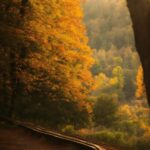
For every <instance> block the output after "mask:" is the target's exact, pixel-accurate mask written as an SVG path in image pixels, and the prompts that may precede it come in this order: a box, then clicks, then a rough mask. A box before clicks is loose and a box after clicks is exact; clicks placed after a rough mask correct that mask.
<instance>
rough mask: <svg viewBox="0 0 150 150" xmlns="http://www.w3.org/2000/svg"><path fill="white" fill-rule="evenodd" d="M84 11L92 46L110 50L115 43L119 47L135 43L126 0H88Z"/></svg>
mask: <svg viewBox="0 0 150 150" xmlns="http://www.w3.org/2000/svg"><path fill="white" fill-rule="evenodd" d="M84 12H85V17H84V20H85V23H86V27H87V31H88V37H89V39H90V40H89V44H90V46H91V47H92V48H95V49H102V48H104V49H106V50H108V49H110V48H111V47H112V46H113V45H114V46H116V47H117V49H120V48H122V47H129V46H133V45H134V37H133V31H132V26H131V20H130V17H129V12H128V10H127V7H126V1H125V0H121V1H119V2H118V1H117V0H86V2H85V3H84ZM133 47H134V46H133Z"/></svg>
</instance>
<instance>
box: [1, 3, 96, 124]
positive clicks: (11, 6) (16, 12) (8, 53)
mask: <svg viewBox="0 0 150 150" xmlns="http://www.w3.org/2000/svg"><path fill="white" fill-rule="evenodd" d="M0 9H1V12H0V18H1V21H0V24H1V27H0V64H1V65H0V67H1V70H2V72H1V75H0V89H1V90H2V91H4V92H3V93H2V94H0V97H1V100H0V104H2V105H1V106H2V108H4V109H1V111H2V112H1V113H3V114H7V115H10V116H11V117H19V118H20V117H24V118H35V119H36V120H38V119H39V120H43V121H47V120H49V119H50V120H52V118H57V119H56V120H55V121H54V124H57V123H60V124H64V123H68V122H69V123H70V122H71V121H72V122H71V123H73V124H75V125H77V124H78V125H77V126H79V124H80V123H81V122H82V123H81V124H82V125H83V124H86V123H87V122H86V121H85V120H88V119H87V118H88V113H89V112H88V104H87V102H86V98H87V96H88V95H89V93H90V91H91V89H92V87H93V84H94V80H93V77H92V74H91V72H90V68H91V66H92V64H93V58H92V51H91V49H90V47H89V46H88V45H87V42H88V39H87V37H86V31H85V27H84V24H83V22H82V19H83V14H82V10H81V8H80V1H79V0H77V1H70V0H63V1H57V0H52V1H49V0H45V1H40V0H37V1H34V0H30V1H26V2H25V3H24V2H22V3H20V1H19V0H15V1H11V0H7V1H2V2H1V4H0ZM6 93H7V95H6ZM61 104H62V105H64V106H63V107H62V105H61ZM68 105H69V106H70V107H71V108H73V110H71V109H68V107H69V106H68ZM50 108H53V109H50ZM55 108H56V109H55ZM75 109H76V110H75ZM57 111H58V113H57ZM74 111H75V112H74ZM79 113H81V114H83V116H84V117H81V118H80V117H79V118H78V120H77V121H76V122H75V123H74V121H75V120H76V118H77V117H76V116H77V114H79ZM66 114H67V116H66ZM69 114H71V115H70V116H68V115H69ZM35 116H36V117H35ZM64 117H68V119H64ZM48 118H49V119H48ZM83 118H85V119H83ZM33 120H34V119H33ZM68 120H69V121H68ZM82 120H83V121H85V123H83V121H82ZM50 124H51V123H50ZM81 124H80V125H81Z"/></svg>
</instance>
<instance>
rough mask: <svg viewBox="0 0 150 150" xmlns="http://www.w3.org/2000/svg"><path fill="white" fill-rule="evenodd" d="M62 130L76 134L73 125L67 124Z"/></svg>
mask: <svg viewBox="0 0 150 150" xmlns="http://www.w3.org/2000/svg"><path fill="white" fill-rule="evenodd" d="M62 132H63V133H65V134H70V135H74V134H75V133H76V131H75V129H74V126H73V125H66V126H65V127H64V128H63V129H62Z"/></svg>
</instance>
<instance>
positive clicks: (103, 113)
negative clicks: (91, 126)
mask: <svg viewBox="0 0 150 150" xmlns="http://www.w3.org/2000/svg"><path fill="white" fill-rule="evenodd" d="M117 110H118V105H117V102H116V101H115V100H114V99H113V97H111V96H107V95H101V96H100V97H99V98H98V99H97V102H96V103H95V105H94V109H93V115H94V118H93V119H94V122H95V124H96V125H103V126H106V127H110V126H112V124H113V123H114V122H115V121H116V120H117Z"/></svg>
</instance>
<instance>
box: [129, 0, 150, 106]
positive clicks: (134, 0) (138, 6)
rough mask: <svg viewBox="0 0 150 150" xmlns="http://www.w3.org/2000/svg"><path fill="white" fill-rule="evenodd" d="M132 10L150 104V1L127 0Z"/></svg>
mask: <svg viewBox="0 0 150 150" xmlns="http://www.w3.org/2000/svg"><path fill="white" fill-rule="evenodd" d="M127 5H128V8H129V11H130V15H131V19H132V23H133V30H134V35H135V44H136V48H137V51H138V53H139V56H140V59H141V62H142V65H143V69H144V81H145V85H146V91H147V97H148V101H149V104H150V2H149V0H127Z"/></svg>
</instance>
